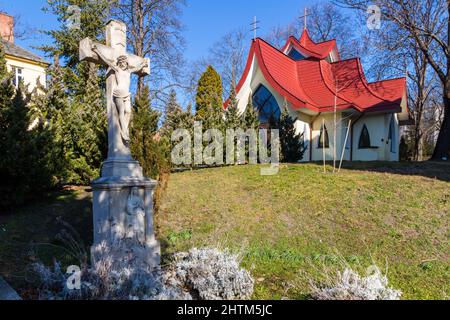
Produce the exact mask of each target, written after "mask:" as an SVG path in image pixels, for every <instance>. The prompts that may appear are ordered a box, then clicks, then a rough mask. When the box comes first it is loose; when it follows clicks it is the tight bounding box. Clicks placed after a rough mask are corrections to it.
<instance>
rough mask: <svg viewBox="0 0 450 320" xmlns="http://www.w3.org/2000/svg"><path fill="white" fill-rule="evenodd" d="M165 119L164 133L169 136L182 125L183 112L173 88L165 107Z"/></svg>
mask: <svg viewBox="0 0 450 320" xmlns="http://www.w3.org/2000/svg"><path fill="white" fill-rule="evenodd" d="M165 109H166V110H165V113H166V115H165V119H164V124H163V135H164V136H166V137H168V138H169V140H170V137H171V136H172V132H173V131H174V130H176V129H179V128H180V125H181V113H182V112H183V111H182V109H181V106H180V105H179V104H178V101H177V93H176V92H175V90H172V91H171V92H170V95H169V100H168V101H167V104H166V108H165Z"/></svg>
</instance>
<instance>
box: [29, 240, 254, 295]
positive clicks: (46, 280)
mask: <svg viewBox="0 0 450 320" xmlns="http://www.w3.org/2000/svg"><path fill="white" fill-rule="evenodd" d="M117 250H120V248H119V249H118V248H112V249H111V248H108V247H107V246H105V245H100V246H98V247H97V248H94V251H96V253H97V254H99V255H101V256H102V257H103V259H100V260H99V261H98V262H96V263H94V265H93V266H92V267H91V268H88V267H85V268H84V269H83V270H81V275H80V276H81V288H80V290H69V289H68V286H67V282H68V280H69V275H67V274H65V273H64V272H63V271H62V270H61V266H60V264H59V263H55V264H54V267H53V268H48V267H46V266H44V265H42V264H41V263H38V264H34V265H33V269H34V271H35V272H36V274H37V275H38V277H39V279H40V280H41V285H40V288H39V299H41V300H192V299H194V298H195V299H202V300H206V299H246V298H250V297H251V295H252V294H253V279H252V278H251V276H250V274H249V273H248V272H247V271H245V270H243V269H240V268H239V263H238V259H237V256H234V255H230V254H228V253H223V252H220V251H218V250H215V249H204V250H197V249H194V250H192V251H191V252H189V253H181V254H177V255H176V256H175V259H174V261H173V263H172V264H170V265H169V266H168V267H167V268H164V269H158V270H155V269H149V268H146V267H145V266H144V265H143V264H142V263H141V262H139V261H136V260H127V263H126V266H125V265H124V263H122V261H118V260H117V259H116V258H114V257H116V256H117V253H118V252H117Z"/></svg>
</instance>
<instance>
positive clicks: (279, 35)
mask: <svg viewBox="0 0 450 320" xmlns="http://www.w3.org/2000/svg"><path fill="white" fill-rule="evenodd" d="M303 15H304V12H303V11H302V12H301V13H299V14H298V17H297V18H296V19H294V21H292V22H290V23H288V24H287V25H285V26H276V27H274V28H273V29H272V30H271V32H270V33H269V34H268V35H267V36H266V39H267V40H268V41H269V42H270V43H271V44H272V45H274V46H276V47H278V48H281V47H282V46H283V45H284V44H285V43H286V41H287V39H288V38H289V36H295V37H300V35H301V33H302V32H303V30H304V18H303V17H302V16H303ZM358 23H360V22H359V20H358V19H355V17H352V16H350V15H348V14H345V13H344V12H343V11H342V10H341V9H340V8H339V7H338V6H336V5H334V4H332V3H330V2H319V3H316V4H314V5H312V6H311V7H309V10H308V17H307V29H308V32H309V34H310V35H311V37H312V38H313V40H314V41H316V42H323V41H328V40H333V39H336V40H337V44H338V47H339V53H340V56H341V58H342V59H347V58H350V57H354V56H360V55H362V54H363V52H364V43H363V42H362V41H361V35H360V34H358V33H357V32H356V31H357V30H358V29H359V30H360V29H361V28H355V24H358Z"/></svg>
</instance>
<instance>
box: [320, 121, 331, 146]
mask: <svg viewBox="0 0 450 320" xmlns="http://www.w3.org/2000/svg"><path fill="white" fill-rule="evenodd" d="M324 135H325V137H324ZM324 140H325V149H328V148H329V147H330V138H329V136H328V129H327V126H322V127H321V128H320V136H319V145H318V147H317V148H319V149H323V141H324Z"/></svg>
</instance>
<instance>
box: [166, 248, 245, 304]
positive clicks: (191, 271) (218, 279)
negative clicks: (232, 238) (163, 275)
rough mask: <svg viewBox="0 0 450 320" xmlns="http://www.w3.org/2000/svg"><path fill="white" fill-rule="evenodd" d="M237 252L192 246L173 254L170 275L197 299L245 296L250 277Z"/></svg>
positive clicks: (241, 297) (242, 298) (230, 298)
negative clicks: (241, 266)
mask: <svg viewBox="0 0 450 320" xmlns="http://www.w3.org/2000/svg"><path fill="white" fill-rule="evenodd" d="M239 264H240V263H239V259H238V256H236V255H232V254H229V253H223V252H221V251H219V250H217V249H203V250H198V249H193V250H191V251H190V252H188V253H180V254H177V255H176V256H175V263H174V264H173V266H172V267H171V268H170V269H171V274H172V276H173V277H174V278H175V279H177V280H178V281H179V282H180V283H181V285H182V286H183V287H186V288H188V289H189V291H190V292H191V293H192V294H193V295H194V296H196V297H197V296H198V298H199V299H200V300H245V299H250V298H251V296H252V294H253V286H254V281H253V279H252V277H251V276H250V274H249V273H248V272H247V271H246V270H245V269H242V268H240V267H239Z"/></svg>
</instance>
